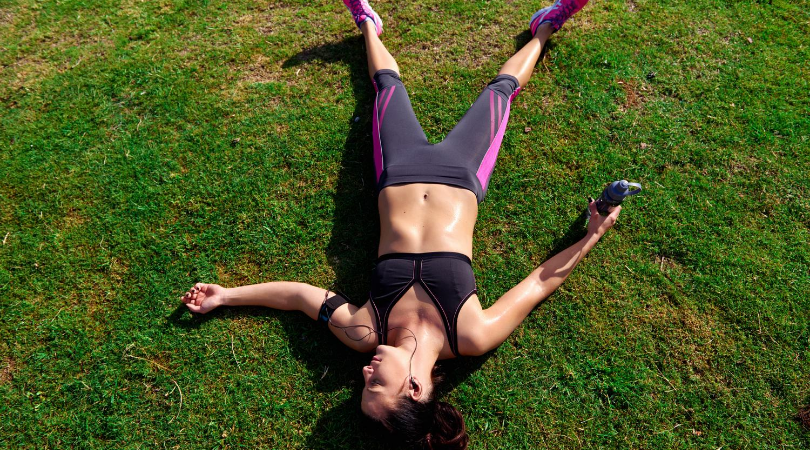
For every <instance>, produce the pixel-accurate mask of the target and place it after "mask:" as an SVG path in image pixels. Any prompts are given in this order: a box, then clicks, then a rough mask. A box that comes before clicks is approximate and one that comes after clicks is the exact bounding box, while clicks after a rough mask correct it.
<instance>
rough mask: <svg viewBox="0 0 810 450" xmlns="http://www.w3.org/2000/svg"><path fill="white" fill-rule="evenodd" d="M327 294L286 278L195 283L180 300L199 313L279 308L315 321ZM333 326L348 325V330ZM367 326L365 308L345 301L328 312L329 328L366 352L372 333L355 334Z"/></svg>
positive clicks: (368, 319)
mask: <svg viewBox="0 0 810 450" xmlns="http://www.w3.org/2000/svg"><path fill="white" fill-rule="evenodd" d="M327 295H328V296H329V297H331V296H332V295H335V293H333V292H329V291H327V290H326V289H322V288H319V287H315V286H312V285H309V284H305V283H295V282H290V281H275V282H271V283H261V284H252V285H248V286H239V287H235V288H224V287H222V286H220V285H218V284H206V283H197V284H195V285H194V287H193V288H191V289H190V290H189V291H188V292H186V294H185V295H184V296H183V297H181V300H182V301H183V303H185V304H186V306H187V307H188V309H189V310H190V311H192V312H195V313H200V314H205V313H207V312H209V311H211V310H213V309H215V308H217V307H220V306H264V307H267V308H273V309H280V310H283V311H301V312H303V313H304V314H306V315H307V316H309V318H310V319H313V320H316V319H317V318H318V312H319V311H320V309H321V305H322V304H323V301H324V300H326V297H327ZM334 325H338V326H341V327H349V330H348V333H345V332H344V331H343V329H341V328H337V327H335V326H334ZM371 325H372V324H371V316H370V315H369V313H368V310H367V308H365V307H363V308H358V307H357V306H354V305H352V304H350V303H346V304H344V305H342V306H340V307H339V308H338V309H336V310H335V312H334V313H333V314H332V318H331V320H330V326H329V329H330V330H331V331H332V333H333V334H334V335H335V336H337V338H338V339H340V341H341V342H343V343H344V344H346V345H347V346H348V347H350V348H352V349H354V350H357V351H361V352H367V351H371V350H373V348H374V346H375V344H376V342H377V337H376V335H373V334H372V335H370V336H367V337H365V338H363V339H358V337H360V336H364V335H366V334H367V331H365V330H366V329H367V328H369V327H371ZM349 336H351V338H350V337H349ZM352 338H354V339H352Z"/></svg>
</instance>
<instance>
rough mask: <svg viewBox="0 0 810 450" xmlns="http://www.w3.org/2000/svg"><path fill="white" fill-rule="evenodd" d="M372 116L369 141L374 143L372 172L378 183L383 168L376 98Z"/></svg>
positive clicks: (375, 86) (375, 85)
mask: <svg viewBox="0 0 810 450" xmlns="http://www.w3.org/2000/svg"><path fill="white" fill-rule="evenodd" d="M374 88H375V89H376V88H377V84H376V83H375V84H374ZM379 96H380V92H379V91H377V97H379ZM373 114H374V116H373V117H372V119H371V140H372V141H373V142H374V172H375V173H376V174H377V181H378V182H379V181H380V175H382V168H383V159H382V158H383V155H382V144H381V143H380V125H379V118H378V117H377V98H375V99H374V111H373Z"/></svg>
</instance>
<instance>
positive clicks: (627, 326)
mask: <svg viewBox="0 0 810 450" xmlns="http://www.w3.org/2000/svg"><path fill="white" fill-rule="evenodd" d="M539 6H541V4H539V3H537V4H535V3H527V2H524V3H519V2H512V1H503V0H500V1H496V0H493V1H452V2H438V1H434V2H425V1H419V2H404V3H402V2H399V3H394V2H378V4H377V8H378V10H379V11H380V13H381V15H382V16H383V19H384V20H385V24H386V31H385V34H384V40H385V42H386V44H387V45H388V46H389V48H390V49H391V50H392V52H393V53H394V55H395V56H396V57H397V59H398V61H399V63H400V66H401V69H402V76H403V79H404V80H405V82H406V84H407V86H408V89H409V92H410V94H411V99H412V101H413V104H414V107H415V110H416V113H417V116H418V117H419V118H420V120H421V122H422V124H423V126H424V128H425V131H426V133H427V135H428V137H429V138H430V139H431V140H434V141H438V140H440V139H441V138H442V137H443V136H444V135H445V134H446V133H447V132H449V130H450V129H451V128H452V127H453V125H454V124H455V122H456V121H457V120H458V119H459V118H460V117H461V115H462V114H463V113H464V111H465V109H466V108H467V107H468V106H469V104H470V103H471V102H472V101H473V100H474V99H475V97H476V96H477V93H478V92H479V91H480V89H481V88H482V87H483V86H484V85H485V83H486V82H487V81H488V80H489V79H490V78H492V77H493V76H494V75H495V73H497V69H498V67H499V66H500V64H501V63H503V62H504V61H505V60H506V59H507V58H508V57H509V55H510V54H511V53H512V52H514V50H515V48H516V46H519V45H520V44H522V43H523V42H525V41H526V39H527V36H528V35H527V34H526V33H525V32H524V29H525V27H526V21H527V18H528V17H529V16H530V14H531V13H532V12H533V11H534V10H535V9H537V8H538V7H539ZM808 11H810V4H809V3H808V2H806V1H803V0H799V1H787V0H773V1H772V2H771V1H739V2H732V1H728V0H724V1H721V0H715V1H711V0H701V1H697V0H676V1H666V2H654V1H649V0H638V1H630V0H628V1H622V0H593V1H592V2H591V4H590V5H588V6H587V7H586V8H585V9H584V10H583V11H582V12H581V13H580V14H578V15H577V16H575V18H574V19H573V20H572V22H571V23H569V24H568V25H567V26H566V27H565V28H564V29H563V30H562V31H560V32H559V33H558V34H557V35H556V36H555V37H554V38H553V39H552V43H551V45H550V46H549V49H548V52H547V54H546V57H545V58H544V59H543V61H542V62H541V63H540V64H539V65H538V68H537V73H536V76H535V77H534V78H533V80H532V81H531V83H530V84H529V86H528V87H527V88H526V89H525V91H524V92H522V93H521V95H519V96H518V97H517V100H516V102H515V104H514V105H513V110H512V115H511V120H510V122H511V123H510V126H509V131H508V132H507V135H506V138H505V140H504V145H503V148H502V151H501V157H500V160H499V162H498V167H497V169H496V171H495V174H494V177H493V181H492V183H491V185H490V189H489V193H488V197H487V201H486V202H485V203H484V204H483V205H482V208H481V211H480V218H479V223H478V227H477V230H476V234H475V249H474V263H473V265H474V268H475V271H476V274H477V276H478V283H479V289H480V292H481V299H482V303H484V304H485V305H489V304H491V303H492V302H493V301H495V300H496V299H497V298H498V297H499V296H500V295H501V294H502V293H504V292H505V291H506V290H507V289H508V288H509V287H511V286H512V285H514V284H515V283H517V282H518V281H519V280H520V279H522V278H523V277H524V276H525V275H526V274H527V273H528V272H529V271H530V270H531V269H532V268H533V267H535V266H536V265H538V264H539V263H541V262H542V261H543V260H544V259H545V258H547V257H548V256H549V255H551V254H553V253H554V252H556V251H558V250H559V249H560V248H562V247H563V246H565V245H566V244H567V243H569V242H571V240H572V239H575V238H576V237H577V236H579V235H580V234H581V233H582V228H581V227H580V226H579V224H577V223H576V218H577V216H578V214H579V213H580V211H581V209H582V208H583V207H584V197H585V196H587V195H596V194H598V193H599V192H600V190H601V188H602V187H603V186H604V184H606V183H608V182H610V181H612V180H614V179H618V178H626V179H630V180H634V181H640V182H642V183H643V184H644V186H645V192H644V193H643V194H642V195H640V196H638V197H636V198H633V199H632V200H631V201H629V202H628V204H627V206H626V208H625V210H624V212H623V213H622V216H621V218H620V220H619V223H618V225H617V226H616V227H615V229H614V230H612V231H611V232H610V233H609V235H608V236H606V238H605V239H603V241H602V242H601V243H600V244H599V245H598V246H597V247H596V249H595V250H594V251H593V252H592V253H591V254H590V255H589V256H588V257H587V258H586V260H585V261H583V263H582V264H581V265H580V267H578V268H577V269H576V271H575V272H574V273H573V274H572V276H571V277H570V278H569V280H568V281H567V282H566V283H565V284H564V285H563V287H562V288H561V289H560V290H559V291H558V292H556V293H555V294H554V295H553V296H552V297H551V298H550V300H549V301H547V302H546V303H544V304H543V305H541V306H540V307H538V308H537V310H536V311H535V312H534V313H533V314H532V315H531V316H530V317H529V319H527V320H526V322H525V323H524V325H523V326H522V327H520V328H519V329H518V330H517V331H516V332H515V333H514V335H513V336H512V337H510V338H509V340H508V341H507V342H506V343H504V344H503V345H502V346H501V347H500V348H499V349H497V350H496V351H494V352H491V353H490V354H489V355H487V356H485V357H482V358H474V359H466V360H461V361H454V362H450V363H447V364H445V365H444V367H445V370H446V371H447V372H448V373H449V380H448V382H447V383H446V384H445V385H444V387H443V389H442V398H443V399H445V400H447V401H449V402H451V403H452V404H454V405H456V406H457V407H458V408H459V409H461V410H462V412H463V414H464V416H465V418H466V421H467V425H468V427H469V429H470V436H471V439H472V448H479V449H483V448H509V449H511V448H526V449H529V448H531V449H534V448H550V449H552V448H553V449H557V448H563V449H574V448H589V449H590V448H593V449H596V448H610V449H612V448H621V449H635V448H637V449H642V448H644V449H646V448H656V449H697V448H699V449H717V448H721V447H722V448H724V449H726V448H750V449H777V448H778V449H787V448H796V449H799V448H808V447H809V446H810V432H808V431H807V430H804V429H803V428H802V426H801V424H800V423H799V422H798V421H797V420H796V419H795V416H796V414H797V412H798V411H799V410H800V408H802V407H803V406H806V405H808V404H810V365H809V364H808V357H810V350H809V349H810V312H809V311H810V296H808V294H807V292H810V249H809V248H808V241H810V239H809V237H810V236H809V235H810V233H809V232H808V229H809V228H810V213H808V210H810V202H809V201H808V198H809V197H810V179H809V177H810V96H808V92H810V69H809V66H808V65H807V61H808V60H809V59H810V38H808V33H807V31H808V28H807V24H808V22H810V14H809V13H808ZM372 93H373V89H372V87H371V85H370V83H369V82H368V80H367V75H366V68H365V60H364V49H363V44H362V40H361V39H360V38H359V33H358V31H357V29H356V28H355V27H354V25H353V24H352V23H351V21H350V19H349V17H348V14H347V13H346V11H345V9H344V7H343V5H341V4H340V3H335V2H333V1H330V2H323V1H317V2H315V3H312V2H304V1H301V0H296V1H289V2H284V3H276V2H266V1H260V2H258V3H257V2H238V1H237V2H234V1H229V2H224V1H220V0H211V1H193V0H187V1H183V0H161V1H134V0H124V1H123V2H114V1H105V0H100V1H89V0H87V1H85V0H59V1H33V0H0V145H2V147H1V148H2V150H0V238H2V239H3V244H2V245H0V335H2V339H0V399H2V402H0V417H2V418H3V419H2V420H0V446H2V447H6V448H346V449H349V448H352V449H354V448H385V446H384V445H382V444H379V443H377V442H376V441H375V440H374V439H375V437H374V436H373V435H371V434H369V433H368V431H367V424H366V422H364V421H363V418H362V416H361V413H360V411H359V395H358V394H359V389H360V388H361V377H360V367H361V366H362V365H363V364H364V362H365V361H366V359H367V358H366V357H364V356H363V355H355V354H351V353H350V352H349V351H348V350H346V349H344V348H342V347H341V346H340V345H339V344H338V343H337V342H336V341H335V340H334V339H333V338H331V337H330V336H329V335H328V334H327V332H326V331H324V330H321V329H319V328H316V327H314V326H313V325H312V323H310V321H309V320H308V319H306V318H305V317H303V315H299V314H293V313H279V312H274V311H264V310H258V309H241V310H237V309H225V310H221V311H217V312H215V313H213V314H211V315H210V316H208V317H204V318H198V317H191V316H190V314H189V313H188V312H186V311H184V308H182V307H180V306H179V302H178V300H177V298H178V296H179V295H180V294H181V292H183V290H184V289H185V288H187V287H188V286H189V285H190V284H191V283H193V282H195V281H200V280H206V281H214V282H220V283H223V284H226V285H236V284H242V283H251V282H260V281H267V280H300V281H305V282H308V283H312V284H316V285H321V286H328V285H330V284H331V283H333V282H335V283H336V284H337V286H338V288H340V289H341V290H343V291H345V292H347V293H348V294H350V295H351V296H352V297H353V298H354V299H356V300H358V301H359V300H361V299H363V298H364V296H365V293H366V289H367V283H368V273H369V269H370V268H371V266H372V262H373V258H374V252H375V241H376V239H377V235H378V228H377V217H376V214H377V212H376V204H375V197H374V193H373V191H372V189H371V187H372V185H373V177H374V174H373V169H372V167H371V157H370V153H371V146H372V144H371V137H370V131H371V122H370V113H371V101H372ZM181 393H182V394H181Z"/></svg>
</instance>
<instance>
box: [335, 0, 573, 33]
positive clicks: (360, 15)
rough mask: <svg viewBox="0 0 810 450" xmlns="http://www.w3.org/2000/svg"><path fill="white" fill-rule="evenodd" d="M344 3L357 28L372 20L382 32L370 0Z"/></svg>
mask: <svg viewBox="0 0 810 450" xmlns="http://www.w3.org/2000/svg"><path fill="white" fill-rule="evenodd" d="M586 1H587V0H586ZM343 4H344V5H346V8H348V9H349V12H351V13H352V17H353V18H354V23H356V24H357V28H360V25H362V24H363V22H365V21H367V20H370V21H371V23H373V24H374V27H375V28H377V36H379V35H381V34H382V29H383V26H382V19H380V16H379V15H378V14H377V13H376V12H374V10H373V9H371V6H369V4H368V0H343Z"/></svg>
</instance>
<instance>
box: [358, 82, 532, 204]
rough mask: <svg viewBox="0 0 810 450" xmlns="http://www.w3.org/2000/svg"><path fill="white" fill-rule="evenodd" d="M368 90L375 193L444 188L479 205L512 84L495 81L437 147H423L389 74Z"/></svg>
mask: <svg viewBox="0 0 810 450" xmlns="http://www.w3.org/2000/svg"><path fill="white" fill-rule="evenodd" d="M374 88H375V89H376V90H377V98H376V99H375V101H374V118H373V121H372V127H373V129H372V134H373V138H374V169H375V171H376V174H377V190H378V191H379V190H382V189H383V188H385V187H387V186H391V185H394V184H407V183H438V184H448V185H451V186H458V187H461V188H465V189H469V190H470V191H472V192H473V193H474V194H475V197H476V198H477V199H478V203H481V202H482V201H484V195H486V192H487V185H488V184H489V179H490V177H491V176H492V170H493V169H494V168H495V161H496V160H497V158H498V150H500V147H501V141H502V140H503V133H504V131H505V130H506V123H507V122H508V120H509V106H510V105H511V103H512V100H513V99H514V98H515V96H516V95H517V94H518V92H519V91H520V84H519V83H518V80H517V78H515V77H513V76H511V75H498V76H497V77H495V79H494V80H492V81H491V82H490V83H489V84H488V85H487V87H486V88H484V92H482V93H481V95H479V96H478V99H477V100H476V101H475V103H473V105H472V106H471V107H470V109H469V110H468V111H467V113H466V114H464V117H462V118H461V121H459V122H458V124H457V125H456V126H455V128H453V130H452V131H450V133H449V134H448V135H447V137H446V138H445V139H444V140H443V141H442V142H440V143H438V144H431V143H429V142H428V140H427V137H426V136H425V132H424V131H422V127H421V125H419V121H418V120H416V115H415V114H414V112H413V108H412V107H411V102H410V100H409V99H408V93H407V92H406V91H405V85H403V84H402V80H400V78H399V75H398V74H397V73H396V72H395V71H393V70H389V69H383V70H380V71H378V72H377V73H375V74H374Z"/></svg>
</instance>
